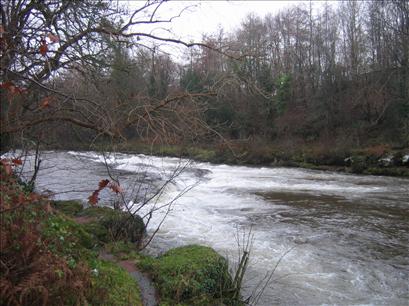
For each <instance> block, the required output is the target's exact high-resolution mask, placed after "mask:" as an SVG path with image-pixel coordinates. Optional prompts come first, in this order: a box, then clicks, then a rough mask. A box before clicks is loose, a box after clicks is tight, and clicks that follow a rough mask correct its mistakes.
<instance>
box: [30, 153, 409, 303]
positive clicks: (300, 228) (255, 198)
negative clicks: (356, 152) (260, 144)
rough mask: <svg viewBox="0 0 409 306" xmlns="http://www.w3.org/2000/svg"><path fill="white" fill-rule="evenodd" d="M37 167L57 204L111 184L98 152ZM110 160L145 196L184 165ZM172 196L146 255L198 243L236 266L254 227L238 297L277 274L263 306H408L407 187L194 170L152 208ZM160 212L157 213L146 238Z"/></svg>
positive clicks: (279, 172)
mask: <svg viewBox="0 0 409 306" xmlns="http://www.w3.org/2000/svg"><path fill="white" fill-rule="evenodd" d="M43 159H44V162H43V170H42V171H40V174H39V178H38V185H37V187H38V188H39V189H42V188H47V189H49V190H51V191H52V192H55V193H56V198H58V199H69V198H76V199H81V200H84V201H86V199H87V197H88V196H89V195H90V192H91V191H92V190H93V189H95V188H96V186H97V185H98V182H99V180H101V179H104V178H107V176H106V171H105V167H104V165H103V163H102V162H103V158H102V157H101V155H98V154H96V153H92V152H83V153H80V152H44V155H43ZM107 162H108V163H109V164H110V165H111V166H112V168H113V169H114V171H115V173H114V175H118V176H119V177H120V178H121V182H122V185H123V187H124V188H125V190H128V191H129V189H131V187H134V188H133V190H139V194H141V193H144V192H146V193H147V194H148V193H149V192H151V189H150V187H149V184H153V185H155V186H157V187H158V186H159V187H160V186H161V184H162V183H161V182H163V181H166V179H167V178H168V177H169V175H170V174H171V173H172V171H173V169H175V168H177V167H180V165H185V164H186V162H187V161H185V160H181V159H177V158H159V157H149V156H145V155H130V154H117V155H116V157H115V158H113V157H110V158H108V160H107ZM135 182H137V183H135ZM191 186H194V188H192V189H191V190H189V191H188V192H187V193H186V194H184V195H183V196H182V197H180V198H177V197H178V195H179V194H180V193H181V192H183V191H186V190H187V189H189V188H190V187H191ZM134 195H135V192H134ZM175 198H177V200H176V201H175V202H174V203H173V204H172V209H171V211H170V213H169V215H168V216H167V218H166V220H165V222H164V223H163V224H162V226H161V228H160V231H159V232H158V234H157V236H156V238H155V240H154V241H153V243H152V245H151V246H150V251H151V252H152V253H158V252H163V251H165V250H167V249H169V248H171V247H175V246H180V245H186V244H193V243H195V244H204V245H209V246H211V247H213V248H215V249H216V250H217V251H218V252H219V253H220V254H222V255H224V256H226V257H228V258H230V259H231V260H232V261H233V262H234V260H236V259H237V250H238V246H237V236H238V235H239V236H240V235H242V234H243V233H244V232H245V233H248V232H249V231H250V229H251V231H252V234H253V235H254V238H253V247H252V250H251V261H250V264H249V268H248V273H247V275H246V280H245V288H244V291H243V293H244V296H247V295H249V294H251V293H252V292H253V291H254V290H255V289H256V288H257V284H258V283H259V282H260V280H262V279H263V277H265V276H266V275H267V274H268V273H269V272H270V271H272V270H274V269H275V271H274V274H273V276H272V279H271V281H270V282H269V284H268V286H267V287H266V290H265V292H264V295H263V296H262V298H261V299H260V301H259V304H260V305H329V304H331V305H333V304H337V305H408V301H409V289H408V282H409V256H408V243H409V222H408V221H409V180H407V179H399V178H391V177H377V176H358V175H349V174H340V173H333V172H322V171H312V170H305V169H293V168H257V167H243V166H228V165H213V164H209V163H198V162H194V163H191V164H190V165H188V167H187V168H186V169H185V171H183V172H182V173H181V174H180V175H179V176H178V177H176V178H175V180H174V182H172V183H170V184H168V185H167V186H166V188H165V190H164V193H163V195H162V196H161V197H160V198H159V199H157V204H158V206H160V204H165V203H168V202H169V201H172V199H175ZM135 201H137V199H135ZM163 214H164V209H162V210H161V211H158V212H156V213H155V214H154V218H153V220H152V222H151V223H150V226H149V228H150V229H151V230H153V229H154V228H155V225H157V224H158V223H159V222H160V220H161V217H162V216H163ZM280 258H281V260H280ZM278 262H279V263H278ZM277 263H278V265H277ZM276 265H277V266H276ZM258 288H259V289H260V288H261V287H260V286H258Z"/></svg>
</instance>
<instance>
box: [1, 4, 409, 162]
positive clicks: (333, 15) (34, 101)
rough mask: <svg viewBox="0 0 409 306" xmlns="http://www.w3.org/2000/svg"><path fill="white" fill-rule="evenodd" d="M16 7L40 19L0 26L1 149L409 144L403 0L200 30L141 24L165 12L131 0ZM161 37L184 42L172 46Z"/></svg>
mask: <svg viewBox="0 0 409 306" xmlns="http://www.w3.org/2000/svg"><path fill="white" fill-rule="evenodd" d="M33 3H35V1H34V2H33ZM154 4H161V2H160V1H159V2H158V1H153V2H152V3H151V2H148V3H147V4H146V5H145V6H143V7H141V8H140V9H139V14H141V12H142V13H143V12H144V10H146V12H149V10H150V9H152V7H154ZM52 6H55V9H56V10H57V11H56V12H57V13H58V14H57V13H54V14H57V15H55V16H56V17H57V18H54V19H52V16H54V15H52V14H51V13H52ZM28 8H29V7H27V8H26V10H27V9H28ZM17 9H19V8H17ZM80 9H81V12H79V11H80ZM20 10H21V12H20V13H21V14H20V15H21V18H23V17H24V16H25V17H26V18H28V16H30V18H28V20H31V19H33V20H36V19H37V18H39V19H38V21H39V20H41V22H40V21H39V22H38V23H34V22H31V23H30V22H27V21H26V23H24V22H22V20H23V19H21V20H20V22H17V23H16V25H15V26H14V24H12V23H11V22H12V21H13V20H9V22H10V23H9V24H8V25H7V23H4V25H3V28H2V50H3V52H4V54H5V56H3V57H2V78H3V83H2V86H1V87H2V90H1V91H2V115H1V116H2V118H1V119H2V127H1V139H2V151H4V150H5V149H6V148H7V147H13V146H15V145H17V146H27V143H32V142H35V143H37V144H41V146H44V147H51V148H53V147H54V148H87V147H89V146H90V145H91V146H92V145H94V144H112V143H115V144H117V143H120V144H122V147H121V148H122V149H127V150H135V148H138V145H139V147H140V145H141V144H145V145H147V144H149V145H152V144H154V145H156V144H159V145H176V146H179V147H180V146H182V147H194V148H207V149H208V148H211V149H216V151H223V152H224V151H226V150H227V151H233V155H234V156H236V157H237V156H240V154H241V155H243V154H244V155H246V154H247V155H249V154H250V155H251V156H249V157H247V160H249V161H252V160H253V161H254V162H255V163H257V162H261V163H262V162H263V161H264V160H265V161H269V160H271V159H272V158H271V156H272V155H274V154H273V153H272V152H276V151H279V152H281V153H280V154H281V155H287V156H290V157H291V156H292V158H293V159H297V157H294V156H296V155H297V154H298V156H300V155H303V154H304V155H305V154H306V153H305V152H306V151H309V152H310V151H313V152H312V153H311V152H310V153H309V154H310V155H312V160H315V159H317V158H315V156H317V155H318V156H319V157H318V159H323V158H322V157H323V156H327V157H328V156H335V157H334V158H332V157H330V158H326V159H331V160H333V159H335V162H332V163H335V164H337V160H342V161H343V160H344V159H345V158H347V157H348V156H350V155H353V152H355V151H354V150H359V149H363V150H364V151H365V150H366V151H365V152H367V151H369V152H370V153H371V152H375V153H376V154H377V155H378V157H381V156H382V155H383V154H386V153H387V152H388V151H390V150H391V149H398V150H401V149H404V148H407V147H408V142H409V136H408V135H409V94H408V92H409V85H408V84H409V76H408V61H409V53H408V52H409V51H408V48H409V47H408V46H409V42H408V39H409V38H408V36H409V34H408V31H409V30H408V28H409V26H408V19H409V18H408V14H409V13H408V12H409V9H408V4H407V2H406V1H342V2H335V3H334V2H324V3H322V4H321V5H317V4H316V3H314V5H313V4H312V2H309V3H308V2H304V3H299V4H294V5H292V6H290V7H287V8H284V9H282V10H281V11H280V12H279V13H276V14H274V15H272V14H270V15H267V16H265V17H264V18H261V17H259V16H257V15H255V14H251V13H250V14H249V15H248V16H247V17H246V18H245V19H244V20H242V22H241V25H240V27H239V28H238V29H237V30H236V31H234V32H232V33H226V32H225V31H224V30H223V29H222V28H220V29H219V30H218V32H217V33H205V34H203V39H202V42H201V43H186V42H184V41H181V40H176V39H173V38H163V37H155V36H153V35H151V34H149V33H147V32H146V33H145V32H142V33H138V32H137V31H134V30H132V27H133V26H138V25H140V24H150V23H153V24H155V23H156V22H164V23H166V22H170V20H171V19H169V20H161V19H160V18H159V19H158V20H153V19H152V18H151V19H150V20H143V18H144V17H143V15H142V14H141V16H142V17H141V18H142V19H140V18H139V19H138V18H136V16H138V14H136V16H135V14H133V16H132V18H130V20H123V18H122V17H121V16H122V15H121V14H125V13H126V10H125V8H118V7H114V5H109V3H105V2H101V4H96V3H95V4H93V5H86V4H85V3H84V4H79V3H76V4H70V5H67V6H61V7H60V6H59V5H58V4H53V3H50V4H49V5H48V7H47V6H46V5H40V6H39V7H38V8H37V10H38V12H37V13H34V14H33V12H31V13H32V14H30V15H29V14H28V13H27V12H28V11H27V12H25V10H23V9H22V8H20ZM74 10H75V12H74ZM155 12H156V10H155ZM24 13H25V14H24ZM41 14H42V15H43V16H44V18H45V20H44V18H43V19H41V18H40V15H41ZM47 14H48V15H47ZM69 16H74V17H75V18H72V19H67V18H68V17H69ZM47 17H48V19H47ZM152 17H153V16H152ZM155 17H156V16H155ZM50 18H51V19H50ZM41 23H43V24H41ZM91 24H98V26H96V27H95V28H92V27H91ZM6 25H7V28H6ZM12 26H14V28H13V27H12ZM13 31H15V32H13ZM16 31H19V32H16ZM77 32H78V33H79V34H78V33H77ZM16 38H18V39H16ZM163 43H166V44H176V45H178V44H179V45H180V44H181V45H185V46H188V47H189V48H186V49H185V51H184V55H183V59H182V60H181V59H180V58H179V60H176V59H175V56H173V55H172V54H170V53H169V52H166V51H163V48H161V44H163ZM33 48H34V50H32V49H33ZM44 131H47V133H44ZM62 139H63V141H62ZM30 141H31V142H30ZM226 148H228V149H226ZM272 148H273V149H272ZM136 150H137V149H136ZM249 152H251V153H249ZM351 152H352V153H351ZM266 156H267V157H266ZM298 159H299V158H298ZM324 159H325V158H324ZM225 160H226V158H225ZM221 161H223V158H222V160H221ZM338 163H339V162H338Z"/></svg>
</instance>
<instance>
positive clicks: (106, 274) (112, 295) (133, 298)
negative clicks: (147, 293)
mask: <svg viewBox="0 0 409 306" xmlns="http://www.w3.org/2000/svg"><path fill="white" fill-rule="evenodd" d="M91 268H92V269H93V270H92V273H93V276H92V289H91V292H90V294H89V296H88V301H89V303H90V305H104V306H105V305H106V306H111V305H115V306H122V305H123V306H129V305H132V306H134V305H135V306H138V305H142V302H141V298H140V291H139V287H138V285H137V283H136V282H135V280H134V279H133V278H132V276H130V275H129V274H128V272H126V271H125V270H124V269H122V268H121V267H119V266H118V265H116V264H114V263H111V262H107V261H103V260H96V261H95V262H94V263H93V265H92V266H91Z"/></svg>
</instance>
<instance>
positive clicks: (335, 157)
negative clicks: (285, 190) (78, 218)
mask: <svg viewBox="0 0 409 306" xmlns="http://www.w3.org/2000/svg"><path fill="white" fill-rule="evenodd" d="M117 150H118V151H120V152H124V153H132V154H147V155H155V156H169V157H183V158H191V159H193V160H196V161H200V162H210V163H215V164H228V165H246V166H266V167H296V168H305V169H312V170H322V171H336V172H346V173H354V174H368V175H385V176H398V177H409V148H400V149H394V148H390V147H388V146H373V147H367V148H361V149H353V150H336V149H328V148H319V147H312V148H302V147H300V148H298V149H296V150H293V151H286V150H284V149H282V148H279V147H273V146H267V145H262V144H258V143H253V144H251V143H228V144H225V145H222V146H218V147H204V146H183V145H151V144H143V143H124V144H121V145H119V146H118V147H117Z"/></svg>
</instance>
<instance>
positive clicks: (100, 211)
mask: <svg viewBox="0 0 409 306" xmlns="http://www.w3.org/2000/svg"><path fill="white" fill-rule="evenodd" d="M78 216H82V217H89V218H93V220H94V221H93V222H90V223H87V224H85V226H86V227H87V228H89V230H90V231H93V232H94V233H95V234H96V235H97V237H98V239H100V240H101V241H103V242H109V241H118V240H125V241H131V242H135V243H140V242H141V241H142V239H143V237H144V235H145V224H144V222H143V220H142V218H141V217H140V216H138V215H131V214H130V213H128V212H125V211H120V210H115V209H112V208H109V207H90V208H87V209H85V210H83V211H82V212H80V213H79V214H78Z"/></svg>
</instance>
